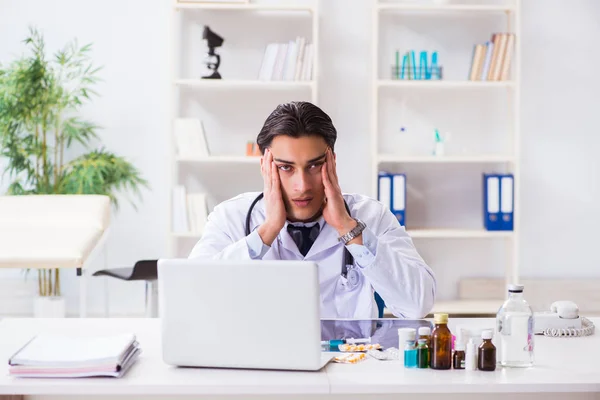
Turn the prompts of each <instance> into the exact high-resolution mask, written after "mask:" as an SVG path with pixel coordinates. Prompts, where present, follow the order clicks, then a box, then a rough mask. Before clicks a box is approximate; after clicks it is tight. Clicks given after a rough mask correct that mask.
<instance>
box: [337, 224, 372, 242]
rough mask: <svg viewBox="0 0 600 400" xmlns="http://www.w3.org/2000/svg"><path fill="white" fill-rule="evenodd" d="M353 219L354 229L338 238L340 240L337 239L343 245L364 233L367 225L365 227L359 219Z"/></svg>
mask: <svg viewBox="0 0 600 400" xmlns="http://www.w3.org/2000/svg"><path fill="white" fill-rule="evenodd" d="M353 219H354V220H355V221H356V226H355V227H354V229H352V230H351V231H350V232H348V233H346V234H345V235H342V236H340V238H339V240H340V242H344V244H348V242H349V241H351V240H352V239H354V238H355V237H357V236H358V235H360V234H361V233H362V231H364V230H365V228H366V227H367V225H365V223H364V222H362V221H361V220H360V219H358V218H353Z"/></svg>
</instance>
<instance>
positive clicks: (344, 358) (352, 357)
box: [333, 353, 367, 364]
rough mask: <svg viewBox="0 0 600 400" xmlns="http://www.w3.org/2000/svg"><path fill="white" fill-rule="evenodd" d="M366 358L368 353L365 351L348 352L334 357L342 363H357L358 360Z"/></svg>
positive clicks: (334, 359)
mask: <svg viewBox="0 0 600 400" xmlns="http://www.w3.org/2000/svg"><path fill="white" fill-rule="evenodd" d="M366 358H367V355H366V354H365V353H348V354H342V355H339V356H337V357H334V358H333V361H334V362H337V363H342V364H356V363H357V362H360V361H363V360H365V359H366Z"/></svg>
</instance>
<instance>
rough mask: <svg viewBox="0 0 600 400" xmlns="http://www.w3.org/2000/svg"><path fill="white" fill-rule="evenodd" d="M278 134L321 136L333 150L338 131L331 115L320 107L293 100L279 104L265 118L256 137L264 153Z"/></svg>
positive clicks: (295, 136)
mask: <svg viewBox="0 0 600 400" xmlns="http://www.w3.org/2000/svg"><path fill="white" fill-rule="evenodd" d="M278 135H286V136H291V137H294V138H297V137H301V136H321V137H322V138H323V139H325V143H327V145H328V146H329V147H330V148H331V150H333V146H334V145H335V140H336V138H337V131H336V129H335V126H333V122H331V118H329V115H327V114H326V113H325V112H324V111H323V110H321V109H320V108H319V107H317V106H315V105H314V104H312V103H309V102H307V101H292V102H290V103H285V104H280V105H278V106H277V108H276V109H275V110H274V111H273V112H272V113H271V115H269V116H268V117H267V119H266V120H265V123H264V125H263V127H262V129H261V130H260V133H259V134H258V136H257V138H256V143H257V144H258V148H259V149H260V152H261V153H262V154H264V153H265V149H266V148H267V147H269V146H270V145H271V142H272V141H273V138H274V137H275V136H278Z"/></svg>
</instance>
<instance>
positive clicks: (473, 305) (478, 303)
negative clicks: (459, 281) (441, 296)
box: [431, 299, 504, 315]
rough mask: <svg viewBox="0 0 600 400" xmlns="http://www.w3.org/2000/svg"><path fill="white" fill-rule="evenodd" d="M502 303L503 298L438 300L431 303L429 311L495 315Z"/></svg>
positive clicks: (452, 313)
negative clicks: (431, 306)
mask: <svg viewBox="0 0 600 400" xmlns="http://www.w3.org/2000/svg"><path fill="white" fill-rule="evenodd" d="M503 303H504V300H503V299H493V300H492V299H480V300H479V299H469V300H467V299H459V300H439V301H436V302H435V304H434V305H433V310H432V311H431V313H432V314H433V313H436V312H439V313H447V314H450V315H461V314H462V315H469V314H470V315H485V314H488V315H496V313H498V309H499V308H500V307H501V306H502V304H503Z"/></svg>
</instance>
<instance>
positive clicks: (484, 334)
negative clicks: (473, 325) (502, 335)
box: [481, 329, 494, 340]
mask: <svg viewBox="0 0 600 400" xmlns="http://www.w3.org/2000/svg"><path fill="white" fill-rule="evenodd" d="M493 336H494V334H493V332H492V331H491V329H486V330H484V331H482V332H481V338H482V339H484V340H488V339H491V338H492V337H493Z"/></svg>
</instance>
